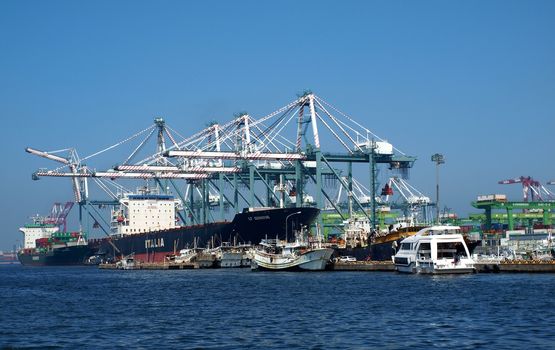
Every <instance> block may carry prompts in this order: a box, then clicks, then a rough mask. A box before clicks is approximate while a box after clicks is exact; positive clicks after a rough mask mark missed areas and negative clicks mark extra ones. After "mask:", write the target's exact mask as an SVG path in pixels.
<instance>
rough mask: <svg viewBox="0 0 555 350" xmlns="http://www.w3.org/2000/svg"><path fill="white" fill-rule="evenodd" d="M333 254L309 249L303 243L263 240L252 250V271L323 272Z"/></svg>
mask: <svg viewBox="0 0 555 350" xmlns="http://www.w3.org/2000/svg"><path fill="white" fill-rule="evenodd" d="M332 254H333V249H331V248H311V247H309V246H307V245H306V244H305V243H303V242H299V241H296V242H292V243H288V242H284V241H280V240H276V239H265V240H263V241H262V242H261V243H260V246H259V247H258V248H257V249H255V250H254V257H253V260H252V262H251V268H252V269H253V270H312V271H318V270H324V269H325V268H326V265H327V264H328V262H329V261H330V258H331V256H332Z"/></svg>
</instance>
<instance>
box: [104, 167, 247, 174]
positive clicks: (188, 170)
mask: <svg viewBox="0 0 555 350" xmlns="http://www.w3.org/2000/svg"><path fill="white" fill-rule="evenodd" d="M115 169H116V170H119V171H135V172H162V171H169V172H183V173H237V172H239V171H241V168H238V167H203V166H193V167H185V168H180V167H177V166H165V165H118V166H116V168H115Z"/></svg>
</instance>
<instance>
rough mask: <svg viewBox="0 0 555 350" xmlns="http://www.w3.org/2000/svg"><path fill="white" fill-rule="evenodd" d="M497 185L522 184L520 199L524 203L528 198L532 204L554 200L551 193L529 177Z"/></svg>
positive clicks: (508, 180) (502, 181) (503, 181)
mask: <svg viewBox="0 0 555 350" xmlns="http://www.w3.org/2000/svg"><path fill="white" fill-rule="evenodd" d="M498 183H499V184H500V185H509V184H516V183H520V184H522V198H523V200H524V202H528V198H530V200H531V201H532V202H535V201H540V202H542V201H544V200H553V199H554V196H553V193H552V192H551V191H549V190H548V189H547V188H545V187H544V186H543V185H542V184H541V183H540V182H539V181H537V180H534V179H533V178H532V177H531V176H520V177H517V178H514V179H507V180H501V181H499V182H498Z"/></svg>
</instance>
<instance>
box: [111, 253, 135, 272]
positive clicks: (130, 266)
mask: <svg viewBox="0 0 555 350" xmlns="http://www.w3.org/2000/svg"><path fill="white" fill-rule="evenodd" d="M116 268H118V269H120V270H135V269H138V268H139V266H138V265H136V264H135V254H134V253H131V254H129V255H127V256H124V257H123V258H122V259H121V260H120V261H118V262H117V263H116Z"/></svg>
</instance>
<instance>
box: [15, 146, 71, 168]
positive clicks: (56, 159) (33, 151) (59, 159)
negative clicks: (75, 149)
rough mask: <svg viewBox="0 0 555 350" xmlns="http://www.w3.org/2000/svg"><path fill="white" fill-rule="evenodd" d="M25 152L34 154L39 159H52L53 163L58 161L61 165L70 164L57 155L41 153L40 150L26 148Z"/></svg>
mask: <svg viewBox="0 0 555 350" xmlns="http://www.w3.org/2000/svg"><path fill="white" fill-rule="evenodd" d="M25 152H27V153H31V154H34V155H37V156H39V157H43V158H46V159H50V160H53V161H56V162H60V163H63V164H69V160H67V159H66V158H63V157H60V156H56V155H54V154H50V153H48V152H44V151H39V150H37V149H34V148H30V147H27V148H25Z"/></svg>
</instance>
